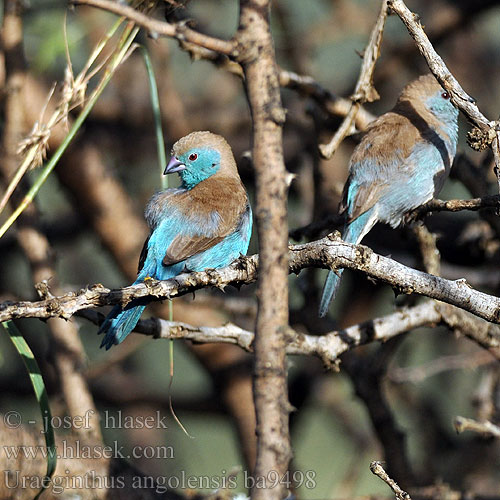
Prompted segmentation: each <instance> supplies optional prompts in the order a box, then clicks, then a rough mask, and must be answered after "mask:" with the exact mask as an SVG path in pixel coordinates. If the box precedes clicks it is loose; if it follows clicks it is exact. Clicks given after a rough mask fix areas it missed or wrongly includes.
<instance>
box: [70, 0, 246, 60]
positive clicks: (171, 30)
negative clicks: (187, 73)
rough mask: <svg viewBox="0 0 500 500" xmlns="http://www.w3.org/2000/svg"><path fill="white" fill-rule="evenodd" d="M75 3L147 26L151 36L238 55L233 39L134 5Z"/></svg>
mask: <svg viewBox="0 0 500 500" xmlns="http://www.w3.org/2000/svg"><path fill="white" fill-rule="evenodd" d="M71 3H73V4H74V5H90V6H92V7H97V8H99V9H102V10H106V11H108V12H112V13H114V14H117V15H119V16H123V17H125V18H127V19H129V20H130V21H133V22H134V23H135V24H137V25H138V26H141V27H143V28H145V29H146V30H147V31H148V32H149V33H150V35H151V36H153V37H157V36H167V37H171V38H175V39H176V40H179V41H181V42H190V43H194V44H196V45H199V46H200V47H205V48H207V49H210V50H214V51H215V52H219V53H221V54H226V55H228V56H229V55H230V56H233V57H234V56H236V55H237V54H238V50H237V45H236V44H235V42H234V41H232V40H222V39H220V38H215V37H212V36H209V35H204V34H202V33H199V32H198V31H195V30H193V29H191V28H189V27H188V26H187V25H186V23H183V22H179V23H175V24H173V23H168V22H166V21H159V20H157V19H154V18H152V17H149V16H147V15H146V14H143V13H142V12H139V11H137V10H135V9H134V8H133V7H129V6H128V5H126V4H124V3H121V2H114V1H112V0H71Z"/></svg>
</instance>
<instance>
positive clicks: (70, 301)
mask: <svg viewBox="0 0 500 500" xmlns="http://www.w3.org/2000/svg"><path fill="white" fill-rule="evenodd" d="M289 250H290V252H289V255H288V258H289V269H288V271H289V272H290V273H295V274H297V273H299V272H300V271H301V270H302V269H304V268H306V267H320V268H334V269H335V268H339V267H347V268H349V269H356V270H358V271H362V272H364V273H365V274H367V275H368V276H369V277H371V278H374V279H377V280H380V281H382V282H384V283H387V284H389V285H390V286H392V287H393V288H394V289H395V290H397V291H398V293H406V294H411V293H416V294H418V295H425V296H428V297H430V298H433V299H437V300H440V301H443V302H446V303H448V304H451V305H454V306H457V307H458V308H461V309H463V310H464V311H468V312H471V313H472V314H474V315H476V316H479V317H480V318H483V319H486V320H487V321H490V322H492V323H497V324H498V323H500V298H498V297H494V296H492V295H488V294H486V293H483V292H480V291H478V290H475V289H474V288H472V287H471V286H469V284H468V283H467V282H466V281H465V280H455V281H452V280H447V279H444V278H440V277H437V276H433V275H431V274H427V273H424V272H422V271H417V270H415V269H412V268H410V267H407V266H405V265H403V264H400V263H399V262H396V261H394V260H392V259H390V258H388V257H383V256H382V255H378V254H376V253H375V252H373V251H372V250H371V249H369V248H368V247H366V246H363V245H351V244H349V243H345V242H344V241H342V240H340V239H339V238H336V237H335V236H334V235H329V236H328V237H326V238H323V239H321V240H318V241H314V242H312V243H306V244H303V245H294V246H290V247H289ZM257 272H258V255H252V256H250V257H240V259H238V260H236V261H235V262H233V263H232V264H231V265H229V266H227V267H225V268H222V269H210V270H207V271H204V272H198V273H184V274H180V275H179V276H176V277H175V278H173V279H171V280H166V281H157V280H152V279H151V280H147V281H146V282H145V283H140V284H138V285H132V286H128V287H124V288H120V289H116V290H110V289H108V288H105V287H104V286H102V285H100V284H97V285H93V286H91V287H89V288H87V289H83V290H80V291H79V292H72V293H69V294H66V295H62V296H60V297H54V296H52V295H51V294H50V292H49V291H48V288H47V285H46V284H41V286H40V287H39V293H40V294H41V296H42V297H43V300H40V301H37V302H28V301H26V302H4V303H2V304H0V321H6V320H8V319H17V318H40V319H46V318H52V317H62V318H65V319H69V318H71V316H73V314H75V313H76V312H77V311H81V310H82V309H88V308H92V307H98V306H104V305H111V304H127V303H128V302H130V301H131V300H132V299H134V298H139V297H149V298H151V300H152V301H153V300H164V299H168V298H173V297H178V296H180V295H185V294H187V293H192V292H193V291H195V290H199V289H201V288H205V287H209V286H212V287H217V288H221V289H223V288H224V287H226V286H227V285H234V286H237V287H239V286H241V285H244V284H250V283H254V282H255V281H256V279H257Z"/></svg>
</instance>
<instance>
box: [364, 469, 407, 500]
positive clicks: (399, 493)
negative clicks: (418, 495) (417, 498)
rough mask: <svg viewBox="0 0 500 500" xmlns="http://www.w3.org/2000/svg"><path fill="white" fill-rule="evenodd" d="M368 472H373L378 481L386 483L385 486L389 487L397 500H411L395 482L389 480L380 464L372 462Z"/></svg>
mask: <svg viewBox="0 0 500 500" xmlns="http://www.w3.org/2000/svg"><path fill="white" fill-rule="evenodd" d="M370 470H371V471H372V472H373V474H375V475H376V476H378V477H379V478H380V479H382V481H384V483H386V484H387V486H389V488H391V490H392V491H393V492H394V494H395V495H396V499H397V500H411V497H410V495H409V493H407V492H406V491H403V490H402V489H401V488H400V487H399V486H398V483H396V481H394V479H392V478H390V477H389V475H388V474H387V472H385V470H384V468H383V467H382V463H381V462H377V461H375V462H372V463H371V464H370Z"/></svg>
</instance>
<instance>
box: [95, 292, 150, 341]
mask: <svg viewBox="0 0 500 500" xmlns="http://www.w3.org/2000/svg"><path fill="white" fill-rule="evenodd" d="M145 308H146V304H143V303H141V301H140V299H138V300H133V301H132V302H130V303H129V304H127V306H126V307H125V309H122V308H121V307H120V306H119V305H116V306H115V307H113V309H111V312H110V313H109V314H108V316H107V317H106V319H105V320H104V323H103V324H102V325H101V328H100V329H99V332H98V333H99V334H101V333H104V334H105V335H104V338H103V339H102V343H101V347H105V348H106V350H108V349H109V348H110V347H111V346H112V345H113V344H119V343H120V342H123V340H124V339H125V337H126V336H127V335H128V334H129V333H130V332H131V331H132V330H133V329H134V328H135V325H137V322H138V321H139V318H140V317H141V314H142V312H143V311H144V309H145Z"/></svg>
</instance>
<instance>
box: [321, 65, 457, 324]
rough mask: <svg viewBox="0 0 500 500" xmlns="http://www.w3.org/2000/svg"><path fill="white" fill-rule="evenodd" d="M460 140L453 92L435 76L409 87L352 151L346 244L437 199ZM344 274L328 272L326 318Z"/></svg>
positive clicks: (344, 206)
mask: <svg viewBox="0 0 500 500" xmlns="http://www.w3.org/2000/svg"><path fill="white" fill-rule="evenodd" d="M457 140H458V110H457V109H456V108H455V107H454V106H453V104H452V103H451V101H450V96H449V94H448V92H446V91H445V90H443V88H442V87H441V85H440V84H439V83H438V82H437V80H436V79H435V78H434V76H432V75H430V74H428V75H424V76H421V77H420V78H418V79H416V80H414V81H413V82H411V83H409V84H408V85H407V86H406V87H405V88H404V89H403V91H402V92H401V95H400V96H399V98H398V100H397V102H396V105H395V106H394V108H393V109H392V110H391V111H389V112H388V113H385V114H384V115H382V116H380V117H379V118H378V119H377V120H375V121H374V122H373V123H372V124H370V126H369V127H368V129H367V132H366V135H365V136H364V137H363V139H362V140H361V142H360V143H359V144H358V146H357V147H356V148H355V150H354V152H353V155H352V157H351V161H350V165H349V176H348V178H347V181H346V184H345V186H344V192H343V196H342V202H341V204H340V212H341V213H343V214H344V216H345V217H346V224H345V227H344V231H343V235H342V238H343V240H344V241H346V242H348V243H353V244H357V243H359V242H360V241H361V240H362V239H363V237H364V236H365V235H366V234H367V233H368V231H370V229H371V228H372V227H373V226H374V225H375V224H376V223H377V222H384V223H385V224H390V225H391V226H392V227H397V226H399V225H400V224H401V223H402V222H403V220H404V216H405V215H406V214H407V213H408V212H410V211H411V210H413V209H415V208H417V207H419V206H421V205H423V204H424V203H426V202H428V201H429V200H431V199H432V198H433V197H435V196H436V195H437V194H438V193H439V191H440V189H441V188H442V186H443V183H444V181H445V179H446V177H448V174H449V172H450V168H451V164H452V163H453V159H454V157H455V152H456V148H457ZM341 273H342V269H339V270H338V271H337V272H336V273H335V272H333V271H330V272H329V273H328V276H327V278H326V282H325V286H324V289H323V295H322V297H321V303H320V308H319V315H320V316H321V317H323V316H325V315H326V313H327V312H328V308H329V305H330V303H331V301H332V300H333V298H334V297H335V294H336V291H337V288H338V285H339V283H340V277H341Z"/></svg>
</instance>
